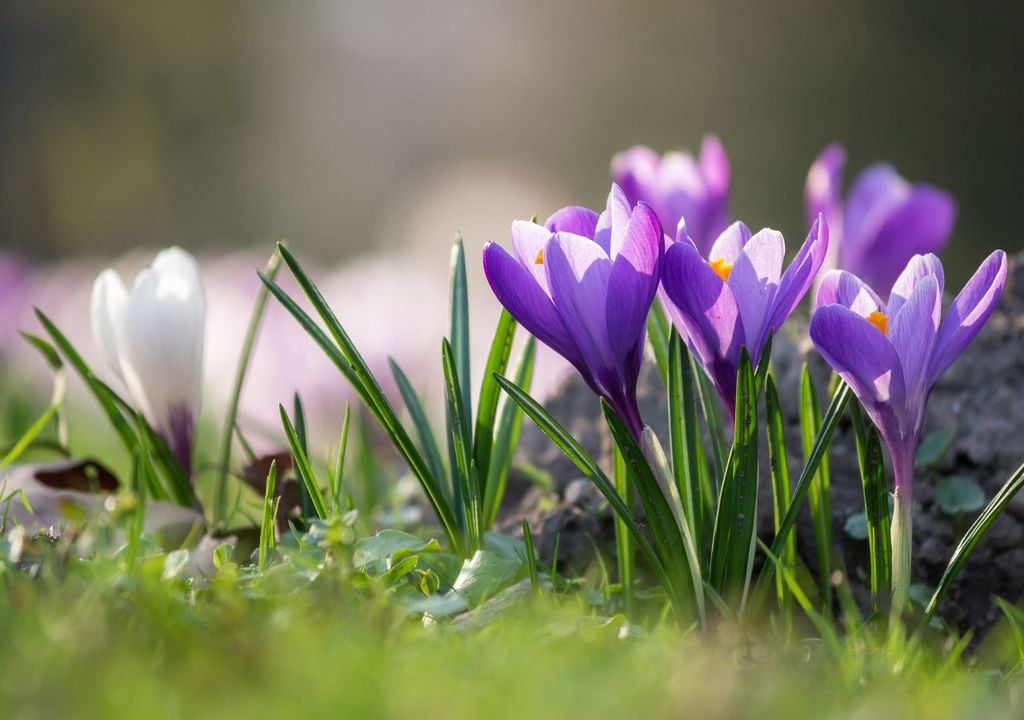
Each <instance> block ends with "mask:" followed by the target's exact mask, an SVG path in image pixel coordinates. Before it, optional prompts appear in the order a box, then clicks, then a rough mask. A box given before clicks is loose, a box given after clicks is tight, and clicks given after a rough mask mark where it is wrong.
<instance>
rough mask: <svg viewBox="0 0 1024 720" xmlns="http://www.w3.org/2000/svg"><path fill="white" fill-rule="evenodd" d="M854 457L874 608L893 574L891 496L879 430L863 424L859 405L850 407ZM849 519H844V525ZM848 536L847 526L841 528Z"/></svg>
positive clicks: (885, 592)
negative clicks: (857, 474)
mask: <svg viewBox="0 0 1024 720" xmlns="http://www.w3.org/2000/svg"><path fill="white" fill-rule="evenodd" d="M850 418H851V420H852V421H853V432H854V437H855V438H856V441H857V460H858V466H859V467H860V479H861V491H862V493H863V495H864V513H863V516H864V538H860V539H867V541H868V558H869V562H870V566H871V598H872V604H873V606H874V609H875V610H878V609H879V608H880V604H881V601H882V598H883V597H885V596H886V595H887V594H888V592H889V584H890V582H891V579H892V577H891V575H892V537H891V535H890V522H889V517H890V516H889V502H890V499H891V496H890V495H889V489H888V485H887V482H886V477H885V461H884V460H883V459H882V441H881V439H880V438H879V435H878V429H877V428H875V426H874V425H872V424H869V423H865V422H864V417H863V415H862V414H861V410H860V407H859V406H857V405H854V406H852V407H851V408H850ZM849 524H850V520H847V526H848V525H849ZM844 529H845V530H846V533H847V534H848V535H849V534H850V530H849V527H844Z"/></svg>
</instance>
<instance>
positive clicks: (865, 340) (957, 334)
mask: <svg viewBox="0 0 1024 720" xmlns="http://www.w3.org/2000/svg"><path fill="white" fill-rule="evenodd" d="M1005 283H1006V255H1005V253H1003V252H1002V251H1001V250H997V251H996V252H994V253H992V254H991V255H990V256H989V257H988V258H987V259H986V260H985V262H983V263H982V264H981V267H979V268H978V270H977V272H975V273H974V276H973V277H972V278H971V279H970V280H969V281H968V282H967V284H966V285H965V286H964V288H963V290H961V291H960V294H959V295H957V297H956V299H955V300H954V301H953V304H952V305H951V306H950V308H949V311H948V312H947V313H946V317H945V318H943V317H942V288H943V272H942V264H941V263H940V262H939V260H938V258H936V257H935V256H934V255H930V254H929V255H915V256H914V257H913V258H912V259H911V260H910V262H909V263H908V264H907V266H906V269H904V270H903V272H902V274H901V275H900V276H899V278H898V279H897V280H896V282H895V284H894V285H893V288H892V292H891V293H890V294H889V301H888V303H883V302H882V301H881V300H880V299H879V297H878V295H876V294H875V292H874V291H873V290H871V288H870V287H868V286H867V285H865V284H864V283H863V282H862V281H861V280H860V279H859V278H857V277H856V276H855V275H853V274H851V273H848V272H844V271H839V270H833V271H831V272H829V273H828V274H826V275H825V277H824V278H823V280H822V283H821V286H820V288H819V289H818V298H817V302H818V309H817V310H816V311H815V313H814V316H813V317H812V319H811V328H810V334H811V339H812V340H813V341H814V344H815V346H816V347H817V348H818V351H819V352H820V353H821V354H822V355H823V356H824V358H825V359H826V360H827V361H828V363H829V365H831V366H832V368H833V369H834V370H835V371H836V372H837V373H839V375H840V377H842V378H843V380H845V381H846V382H847V383H848V384H849V385H850V387H851V389H852V390H853V392H854V394H855V395H856V396H857V398H858V399H859V400H860V402H861V405H863V406H864V410H865V412H866V413H867V415H868V417H870V418H871V421H872V422H874V424H875V425H876V426H877V427H878V431H879V434H880V435H881V437H882V440H883V441H884V442H885V444H886V446H887V447H888V450H889V455H890V457H891V458H892V467H893V475H894V479H895V513H894V518H893V525H892V542H893V567H892V578H893V612H894V613H899V612H900V611H901V610H902V608H903V605H904V604H905V603H906V599H907V592H908V589H909V585H910V538H911V502H912V497H913V495H912V493H913V475H914V458H915V456H916V453H917V446H918V442H919V440H920V438H921V428H922V425H923V424H924V415H925V404H926V403H927V401H928V396H929V394H930V393H931V390H932V387H933V386H934V385H935V383H936V382H937V381H938V379H939V377H940V376H941V375H942V373H943V372H945V370H946V369H947V368H948V367H949V366H950V365H951V364H952V363H953V361H954V360H956V358H957V357H958V356H959V355H960V353H962V352H963V351H964V349H965V348H966V347H967V345H968V344H969V343H970V342H971V340H973V339H974V336H975V335H977V334H978V332H979V331H980V330H981V327H982V325H983V324H984V323H985V320H987V319H988V316H989V315H990V314H991V313H992V311H993V309H994V308H995V306H996V303H997V302H998V300H999V296H1000V294H1001V293H1002V291H1003V285H1004V284H1005Z"/></svg>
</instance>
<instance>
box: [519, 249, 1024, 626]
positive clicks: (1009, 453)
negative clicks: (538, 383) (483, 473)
mask: <svg viewBox="0 0 1024 720" xmlns="http://www.w3.org/2000/svg"><path fill="white" fill-rule="evenodd" d="M804 361H806V362H808V363H810V366H811V369H812V375H813V376H814V377H815V379H816V381H817V386H818V387H819V388H824V386H825V383H826V381H827V377H828V374H829V370H828V368H827V367H826V366H825V364H824V362H823V361H822V360H821V359H820V357H819V356H818V355H817V354H816V353H815V352H814V350H813V348H812V347H811V345H810V341H809V340H808V339H807V336H806V318H803V319H799V318H797V319H795V320H794V321H792V322H791V323H790V327H789V328H787V332H786V333H784V334H781V335H780V337H777V338H776V340H775V343H774V349H773V358H772V362H773V369H774V373H775V377H776V380H777V382H778V384H779V392H780V396H781V399H782V404H783V409H784V411H785V412H786V415H787V417H786V420H787V425H788V428H787V434H788V436H789V443H788V448H789V451H790V456H791V457H790V465H791V467H790V469H791V475H792V476H793V477H794V478H795V477H796V476H797V475H798V473H799V470H800V458H799V457H798V456H795V455H794V451H795V452H796V454H797V455H798V453H799V451H798V450H795V449H797V448H799V447H800V440H799V428H798V416H797V408H798V387H799V375H800V369H801V367H802V364H803V362H804ZM823 395H824V393H823V392H822V391H820V390H819V396H823ZM639 396H640V409H641V412H642V415H643V417H644V418H645V420H646V421H647V422H648V423H649V424H650V425H651V426H652V427H653V429H654V430H655V432H656V433H657V434H658V436H659V438H661V439H662V441H663V442H667V427H666V421H665V419H664V416H665V408H666V404H665V393H664V388H663V385H662V382H661V378H660V376H659V374H658V373H657V371H656V370H655V369H654V367H653V363H651V362H648V363H646V364H645V367H644V370H643V372H642V373H641V378H640V384H639ZM1022 397H1024V254H1022V255H1020V256H1018V257H1016V258H1015V259H1014V260H1013V261H1012V262H1011V264H1010V275H1009V278H1008V281H1007V286H1006V290H1005V292H1004V294H1003V298H1002V301H1001V303H1000V306H999V308H998V309H997V311H996V312H995V313H993V315H992V317H991V318H990V319H989V321H988V323H987V324H986V326H985V328H984V329H983V330H982V331H981V333H980V334H979V335H978V337H977V338H976V339H975V341H974V342H973V343H972V344H971V346H970V347H969V348H968V349H967V351H966V352H965V353H964V354H963V356H962V357H961V358H960V359H959V360H958V361H957V362H956V363H955V364H954V365H953V366H952V367H951V368H950V369H949V371H948V372H947V373H946V374H945V376H944V377H943V378H942V380H941V381H940V382H939V384H938V385H937V386H936V387H935V389H934V391H933V393H932V396H931V399H930V401H929V405H928V419H927V422H926V427H925V434H926V435H928V434H929V433H933V432H937V431H943V430H953V431H955V436H954V438H953V440H952V444H951V445H950V446H949V448H948V450H947V451H946V452H945V453H944V455H942V456H941V459H940V460H939V461H938V462H936V463H935V465H934V466H933V467H930V468H919V469H918V472H917V477H916V480H915V490H914V493H915V494H914V555H913V557H914V565H913V581H914V582H915V583H921V584H923V585H925V586H928V587H934V586H935V585H936V584H937V582H938V581H939V578H940V577H941V575H942V572H943V570H944V569H945V567H946V563H947V562H948V560H949V557H950V555H951V554H952V551H953V549H954V547H955V546H956V543H957V542H958V541H959V539H960V537H961V536H962V535H963V532H964V531H965V530H966V528H967V527H968V526H969V525H970V523H971V521H972V520H973V519H974V517H975V516H976V514H977V513H976V512H975V513H969V514H966V513H965V514H960V515H950V514H949V513H947V512H945V511H944V510H943V509H942V508H941V507H940V506H939V504H938V503H937V502H936V498H935V490H936V486H937V484H938V482H939V481H940V480H942V479H943V478H947V477H951V476H954V475H959V476H966V477H969V478H971V479H973V480H974V481H975V482H976V483H977V484H978V485H979V486H980V487H981V488H982V489H983V490H984V493H985V499H986V502H987V500H988V499H991V498H992V496H993V495H994V494H995V493H996V492H997V491H998V490H999V488H1000V487H1001V486H1002V485H1003V483H1005V482H1006V480H1007V479H1008V478H1009V477H1010V475H1011V474H1012V473H1013V472H1014V470H1016V469H1017V468H1018V467H1019V466H1020V465H1021V463H1022V462H1024V442H1022V437H1024V403H1022V402H1020V398H1022ZM546 407H547V409H548V411H549V412H551V413H552V415H554V416H555V417H556V418H557V419H558V420H559V421H560V422H562V423H563V424H564V425H565V427H566V428H567V429H568V430H569V431H570V432H571V433H572V434H573V435H574V436H575V437H576V439H577V440H578V441H579V442H580V443H581V444H582V445H583V447H584V448H585V449H587V450H588V451H589V452H591V453H592V454H594V456H595V457H599V458H601V460H602V464H603V466H604V467H609V464H608V455H609V449H610V441H609V439H608V437H607V433H606V432H605V429H604V426H603V424H602V422H601V419H600V411H599V408H598V403H597V401H596V399H595V398H594V396H593V394H592V393H591V392H590V390H589V389H588V388H587V387H586V386H585V385H584V384H583V382H582V381H580V380H579V378H578V377H577V376H575V375H572V376H568V377H567V378H566V380H565V381H564V382H563V384H562V385H561V386H560V387H559V388H558V390H557V391H556V392H554V393H553V394H552V395H551V397H550V398H549V399H548V401H547V403H546ZM762 445H763V440H762ZM519 453H520V455H519V458H518V459H519V461H520V462H522V463H526V464H529V465H532V466H534V467H536V468H538V469H540V470H542V471H543V473H544V474H546V476H547V477H548V478H549V480H550V482H549V485H548V486H547V487H541V486H538V485H536V484H535V483H533V482H530V481H529V480H527V478H526V476H525V475H522V474H518V473H514V474H513V476H512V477H511V478H510V482H509V496H508V497H507V498H506V510H505V512H504V513H503V516H502V521H501V523H500V525H501V527H502V528H503V529H505V530H506V531H508V532H516V531H517V529H518V527H519V525H520V524H521V521H522V518H524V517H525V518H527V519H529V521H530V526H531V528H532V530H533V533H534V535H535V541H536V543H537V548H538V553H539V554H540V555H541V557H542V559H543V560H544V561H545V562H548V563H550V562H551V561H552V560H553V559H554V558H553V555H554V552H555V547H556V542H557V547H558V563H559V566H560V567H562V568H566V569H571V570H573V571H577V572H581V571H583V570H585V569H586V568H587V567H588V566H589V565H590V564H591V563H592V562H593V560H594V558H595V554H596V553H597V552H601V553H603V554H605V555H606V556H611V555H612V554H613V553H614V539H613V522H612V515H611V511H610V510H609V508H608V507H607V504H606V503H605V502H604V501H603V498H602V497H601V496H600V494H599V493H598V492H597V490H596V489H595V488H594V487H592V486H591V484H590V483H589V482H588V481H586V480H585V479H582V478H581V477H580V473H579V472H578V470H577V469H576V468H575V466H574V465H573V464H572V463H571V462H570V461H569V460H568V459H566V458H565V456H564V455H563V454H562V453H561V451H559V450H558V448H556V447H555V446H554V445H553V444H552V443H551V442H550V441H549V440H548V439H547V437H546V436H544V435H543V433H541V432H540V431H539V430H538V429H537V428H536V427H535V426H534V425H533V424H532V423H530V422H529V421H527V422H526V423H525V424H524V427H523V433H522V439H521V443H520V449H519ZM829 459H830V463H831V466H830V467H831V475H832V488H831V504H832V515H833V528H832V537H833V542H834V545H835V547H836V548H837V550H838V551H839V552H840V553H841V557H842V559H843V562H844V565H845V567H846V568H847V571H848V573H849V577H850V580H851V584H852V585H853V588H854V592H855V595H856V596H858V598H859V599H864V598H865V597H866V595H867V588H866V580H865V578H866V577H867V575H866V569H867V542H866V541H865V540H860V539H856V538H854V537H852V536H851V535H848V534H847V533H846V532H845V531H844V524H845V522H846V520H847V518H849V517H850V516H851V515H855V514H857V513H861V512H863V509H864V508H863V497H862V495H861V490H860V478H859V474H858V470H857V460H856V453H855V449H854V441H853V434H852V431H851V429H850V427H849V424H848V422H847V421H846V420H844V421H843V424H841V425H840V427H839V428H838V429H837V431H836V435H835V437H834V441H833V444H832V448H831V451H830V456H829ZM767 477H768V475H767V471H766V469H763V470H762V473H761V495H760V502H759V507H760V512H759V525H758V527H759V532H760V533H761V535H762V536H763V537H764V539H766V540H770V535H771V524H772V520H771V496H770V487H769V483H768V481H767ZM797 538H798V548H799V552H800V555H801V557H803V558H805V559H810V558H813V557H814V539H813V534H812V529H811V524H810V520H809V517H808V516H807V514H806V511H805V512H804V516H803V517H802V519H801V521H800V522H799V523H798V526H797ZM995 596H999V597H1003V598H1006V599H1008V600H1011V601H1017V600H1020V599H1021V597H1022V596H1024V493H1022V494H1021V495H1020V496H1018V497H1016V498H1014V500H1013V501H1011V503H1010V505H1009V507H1008V508H1007V510H1006V512H1004V513H1003V515H1002V516H1001V517H1000V518H999V519H998V520H997V521H996V523H995V524H994V525H993V527H992V528H991V530H990V532H989V533H988V534H987V535H986V537H985V538H984V539H983V540H982V542H981V543H980V544H979V545H978V546H977V548H976V549H975V550H974V553H973V554H972V555H971V557H970V560H969V561H968V563H967V565H966V567H965V568H964V569H963V571H962V572H961V574H960V576H959V578H958V579H957V581H956V582H955V584H954V585H953V587H952V588H951V589H950V591H949V592H948V593H947V595H946V597H945V599H944V601H943V603H942V605H941V607H940V613H941V615H942V616H943V618H944V619H945V620H946V621H947V622H949V623H950V624H952V625H954V626H957V627H959V628H960V629H961V630H967V629H974V630H976V631H978V632H979V633H983V632H984V631H985V630H987V629H988V628H989V627H991V626H992V624H993V623H994V622H995V621H996V620H997V619H998V618H999V616H1000V612H999V610H998V608H997V607H996V606H995V604H994V603H993V602H992V598H993V597H995Z"/></svg>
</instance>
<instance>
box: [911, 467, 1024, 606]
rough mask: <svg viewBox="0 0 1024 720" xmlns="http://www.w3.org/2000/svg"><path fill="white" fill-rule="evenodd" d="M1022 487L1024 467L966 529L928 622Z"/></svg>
mask: <svg viewBox="0 0 1024 720" xmlns="http://www.w3.org/2000/svg"><path fill="white" fill-rule="evenodd" d="M1021 487H1024V465H1021V466H1020V467H1019V468H1017V471H1016V472H1014V473H1013V475H1011V476H1010V478H1009V479H1008V480H1007V481H1006V484H1004V485H1003V486H1002V487H1001V488H1000V489H999V492H998V493H996V496H995V497H994V498H992V499H991V500H990V501H989V503H988V505H987V506H986V507H985V509H984V510H982V511H981V514H980V515H978V517H977V518H976V519H975V521H974V522H973V523H972V524H971V526H970V527H969V528H968V529H967V532H966V533H964V536H963V539H961V540H960V543H959V544H958V545H957V546H956V549H955V550H954V551H953V556H952V557H951V558H950V560H949V564H948V565H947V566H946V570H945V571H944V572H943V573H942V579H940V580H939V584H938V586H937V587H936V588H935V592H934V593H933V594H932V597H931V600H929V601H928V607H927V608H925V620H929V619H931V617H932V615H933V614H934V613H935V611H936V609H938V606H939V601H940V600H942V596H943V595H945V594H946V591H947V590H949V587H950V585H952V584H953V581H954V580H955V579H956V576H957V575H959V574H960V571H961V570H962V569H963V566H964V565H965V564H966V563H967V558H968V557H970V554H971V552H972V551H973V550H974V548H975V547H976V546H977V544H978V543H979V542H981V539H982V538H983V537H985V533H987V532H988V529H989V528H990V527H992V523H994V522H995V521H996V518H998V517H999V516H1000V514H1002V512H1003V510H1005V509H1006V506H1007V505H1009V504H1010V500H1012V499H1013V496H1014V495H1016V494H1017V491H1018V490H1020V489H1021Z"/></svg>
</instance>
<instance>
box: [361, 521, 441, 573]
mask: <svg viewBox="0 0 1024 720" xmlns="http://www.w3.org/2000/svg"><path fill="white" fill-rule="evenodd" d="M437 549H438V546H437V542H436V541H434V540H423V539H422V538H418V537H416V536H415V535H410V534H409V533H406V532H402V531H401V530H381V531H380V532H379V533H377V534H376V535H373V536H372V537H368V538H361V539H359V540H358V541H356V544H355V549H354V551H353V555H352V564H353V565H355V566H356V567H357V568H361V569H362V568H367V567H369V566H371V565H374V564H376V563H379V562H382V561H386V560H387V559H388V558H390V557H391V556H392V555H394V554H395V553H397V552H400V551H406V552H409V553H421V552H436V551H437Z"/></svg>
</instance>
